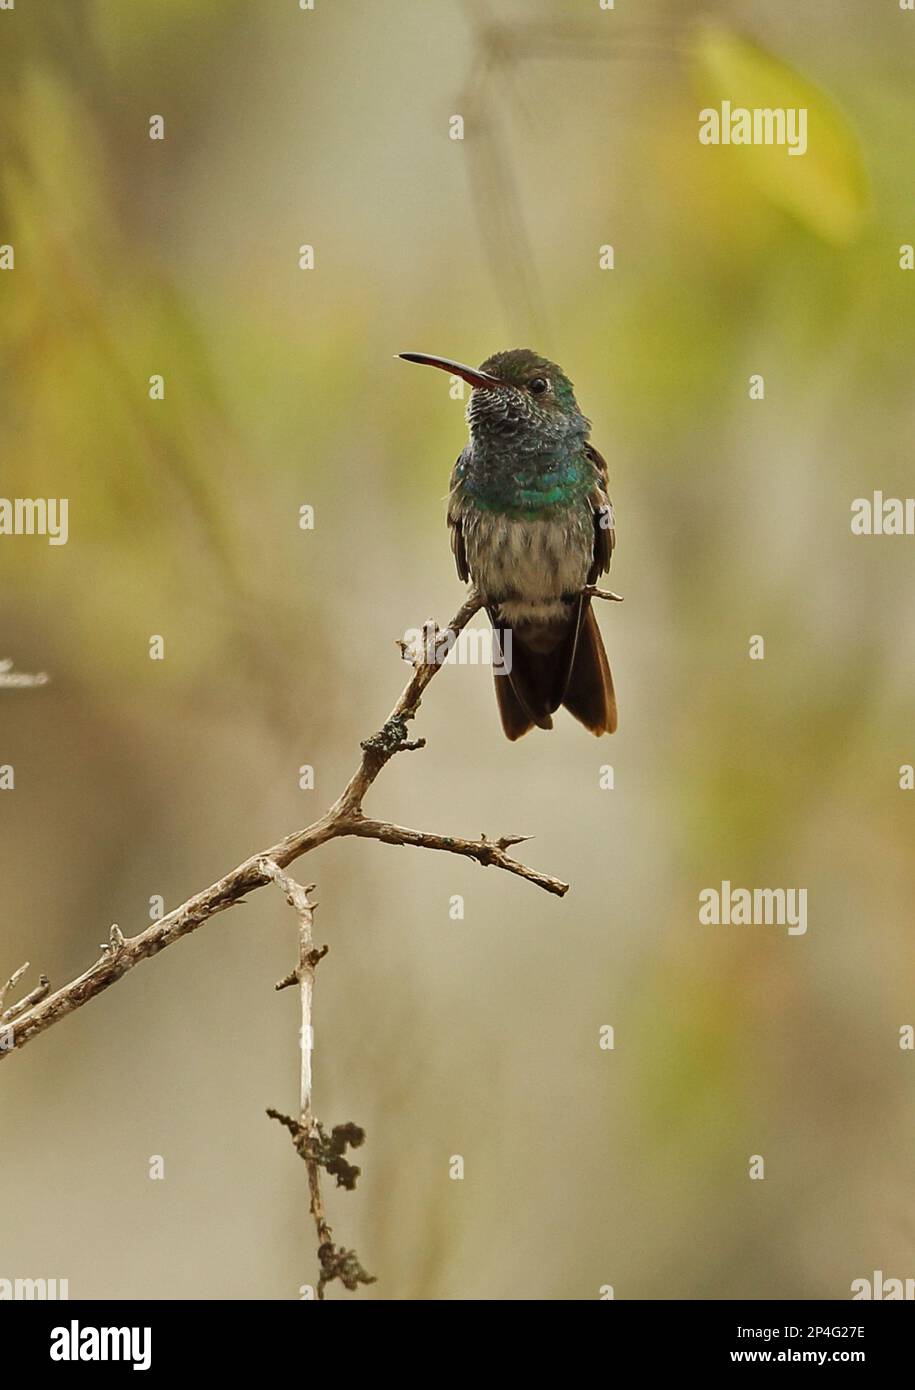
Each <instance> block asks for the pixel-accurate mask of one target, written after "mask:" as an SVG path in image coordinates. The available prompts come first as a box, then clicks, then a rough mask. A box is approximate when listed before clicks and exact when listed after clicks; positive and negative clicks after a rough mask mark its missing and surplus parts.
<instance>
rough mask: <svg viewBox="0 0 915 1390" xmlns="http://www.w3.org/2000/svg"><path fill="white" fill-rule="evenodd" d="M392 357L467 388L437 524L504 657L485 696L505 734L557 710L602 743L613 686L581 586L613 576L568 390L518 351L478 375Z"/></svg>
mask: <svg viewBox="0 0 915 1390" xmlns="http://www.w3.org/2000/svg"><path fill="white" fill-rule="evenodd" d="M400 356H401V357H403V358H404V359H405V360H406V361H407V362H420V363H423V364H425V365H426V366H430V367H440V368H441V369H442V370H443V371H446V372H450V373H451V374H452V375H453V376H459V377H462V378H463V380H464V381H466V382H468V383H469V385H470V386H472V387H473V390H472V391H471V394H470V403H469V405H468V407H467V423H468V425H469V427H470V442H469V444H468V445H467V446H466V448H465V449H464V451H463V453H462V454H461V455H460V457H459V458H458V460H457V463H456V464H455V465H454V470H453V472H452V474H451V491H450V495H449V499H448V524H449V526H450V528H451V546H452V549H453V551H454V558H455V561H456V563H457V572H458V575H459V576H460V578H461V579H464V580H466V579H468V578H469V579H471V580H472V582H473V583H474V584H475V585H476V587H477V589H478V590H479V592H480V594H481V596H482V598H483V601H484V603H485V605H486V611H487V612H488V613H489V617H490V621H491V622H492V625H493V631H494V632H495V634H496V640H497V642H498V645H499V649H500V652H501V653H502V656H503V659H504V665H505V667H506V671H507V674H502V673H497V675H496V698H497V701H498V705H499V714H500V715H501V717H502V727H503V729H504V730H505V733H506V735H507V736H508V738H510V739H516V738H520V737H521V735H522V734H526V733H527V731H528V729H530V728H532V726H533V725H534V724H536V725H537V727H538V728H540V729H551V728H552V727H553V721H552V718H551V715H552V714H553V713H554V711H555V710H557V709H558V708H559V706H560V705H565V707H566V709H567V710H569V711H570V712H571V713H572V714H573V715H574V716H575V718H576V719H579V720H580V721H581V723H582V724H584V725H585V727H586V728H588V729H590V730H591V732H592V733H594V734H605V733H606V734H612V733H613V731H614V729H615V728H616V699H615V697H614V694H613V680H612V678H611V675H610V666H609V664H608V662H607V656H606V653H605V651H604V645H603V642H602V641H601V636H600V630H599V628H598V626H597V621H596V619H595V617H594V614H593V612H592V611H591V599H590V596H589V595H587V594H585V593H583V590H584V588H585V586H586V585H588V584H593V583H594V582H595V581H596V579H597V577H598V575H600V574H603V573H604V571H605V570H608V569H609V568H610V557H611V555H612V553H613V547H614V543H615V532H614V521H613V507H612V505H611V502H610V498H609V497H608V495H607V488H608V481H607V465H606V463H605V462H604V460H603V459H602V458H601V456H600V454H599V453H598V452H597V450H596V449H595V448H594V447H593V445H591V444H589V443H588V434H589V431H590V428H591V426H590V421H588V420H586V419H585V417H584V416H583V415H582V413H581V411H580V410H579V408H578V403H577V402H576V400H575V392H574V390H573V388H572V383H571V381H569V378H568V377H567V376H566V374H565V372H563V371H562V369H561V368H560V367H557V366H556V364H555V362H548V361H547V360H546V358H545V357H540V356H539V355H538V354H537V353H536V352H531V351H530V349H528V348H515V349H514V350H513V351H511V352H497V353H496V354H495V356H493V357H488V358H487V359H486V361H485V362H484V363H483V365H482V366H481V367H479V368H477V369H476V370H475V369H474V368H473V367H465V366H464V365H463V364H462V363H460V362H452V361H450V360H449V359H448V358H447V357H430V356H428V355H427V354H425V353H419V352H402V353H401V354H400Z"/></svg>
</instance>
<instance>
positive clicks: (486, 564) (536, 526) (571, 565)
mask: <svg viewBox="0 0 915 1390" xmlns="http://www.w3.org/2000/svg"><path fill="white" fill-rule="evenodd" d="M462 527H463V534H464V546H465V550H466V554H467V562H468V565H469V567H470V573H471V576H472V578H473V581H474V583H475V584H476V586H477V588H478V589H479V590H480V592H481V593H482V595H483V597H484V598H485V599H486V601H487V603H490V604H497V605H499V607H500V608H501V610H502V612H503V616H504V617H505V620H506V621H507V622H514V621H516V620H518V618H519V617H520V616H521V610H523V616H524V617H525V618H531V619H533V618H545V619H546V618H549V617H550V616H552V615H555V614H556V613H557V612H558V611H559V605H560V604H561V600H562V597H563V595H569V594H576V593H578V592H579V591H580V590H581V589H582V587H583V586H584V585H585V584H586V583H587V579H588V571H589V569H590V567H591V560H592V554H593V543H594V538H593V519H592V516H591V509H590V506H589V505H587V504H584V505H582V504H581V503H579V504H577V505H572V506H568V507H563V508H559V509H557V511H556V514H555V515H547V516H541V517H531V518H527V517H523V518H519V517H512V516H507V515H505V514H500V513H498V512H490V511H481V510H479V509H478V508H476V507H474V506H473V505H472V504H471V505H470V506H468V507H466V508H464V509H463V517H462ZM519 606H520V607H519Z"/></svg>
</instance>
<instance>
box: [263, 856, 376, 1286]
mask: <svg viewBox="0 0 915 1390" xmlns="http://www.w3.org/2000/svg"><path fill="white" fill-rule="evenodd" d="M261 867H262V868H263V871H264V873H265V874H266V875H267V877H268V878H269V879H272V880H273V882H274V883H275V884H276V885H277V887H279V888H281V889H282V890H283V892H284V893H285V895H286V901H287V902H288V903H289V906H290V907H291V908H292V909H293V910H294V911H295V914H296V916H297V918H298V921H299V962H298V965H297V966H296V969H295V970H294V971H293V972H292V974H291V976H287V977H286V978H285V979H284V980H280V982H279V984H278V985H277V989H280V988H285V987H286V986H287V985H288V984H290V983H292V982H296V983H298V986H299V998H300V1002H301V1009H302V1026H301V1031H300V1033H299V1039H300V1043H299V1046H300V1051H301V1057H302V1065H301V1080H300V1086H299V1118H298V1120H293V1119H292V1118H291V1116H289V1115H283V1114H282V1113H281V1112H280V1111H278V1110H273V1109H270V1110H268V1111H267V1114H268V1115H269V1116H270V1117H271V1119H274V1120H279V1122H280V1124H282V1125H284V1126H285V1128H286V1129H288V1130H289V1132H290V1134H291V1135H292V1139H293V1143H294V1144H295V1147H296V1151H297V1153H298V1154H299V1155H300V1157H301V1158H302V1159H303V1160H304V1162H305V1166H306V1169H307V1171H308V1189H309V1193H310V1203H309V1208H310V1211H311V1214H312V1216H313V1217H314V1223H315V1230H316V1231H317V1233H318V1260H319V1262H320V1265H321V1275H320V1278H319V1280H318V1298H319V1299H323V1297H324V1289H325V1288H326V1286H327V1285H328V1284H329V1283H330V1282H331V1280H332V1279H339V1280H341V1282H342V1283H343V1284H344V1286H345V1287H346V1288H348V1289H355V1288H356V1287H358V1285H359V1284H374V1282H375V1280H374V1278H373V1277H372V1275H370V1274H366V1272H365V1270H364V1269H363V1268H362V1265H361V1264H360V1262H359V1259H358V1257H357V1255H356V1252H355V1251H354V1250H344V1249H343V1248H342V1247H341V1248H340V1249H338V1248H337V1247H336V1246H335V1245H334V1239H333V1231H332V1230H331V1227H330V1225H329V1224H328V1220H327V1215H326V1212H325V1209H324V1199H323V1196H322V1194H321V1168H322V1167H324V1168H326V1169H327V1171H328V1172H329V1173H332V1174H333V1175H334V1176H335V1177H336V1179H337V1184H338V1186H340V1187H346V1188H349V1189H350V1190H351V1189H352V1188H354V1187H355V1185H356V1179H357V1178H358V1176H359V1169H358V1168H356V1167H354V1166H353V1165H352V1164H351V1163H349V1162H348V1161H347V1160H346V1158H345V1157H344V1154H345V1152H346V1148H347V1146H348V1145H350V1146H358V1145H359V1144H361V1143H362V1142H363V1140H364V1138H365V1133H364V1131H363V1130H362V1129H360V1128H359V1126H358V1125H354V1124H352V1123H350V1124H346V1125H336V1126H335V1127H334V1130H333V1133H332V1135H331V1137H330V1139H328V1138H327V1136H326V1135H325V1134H324V1131H323V1129H322V1128H321V1125H320V1124H319V1123H318V1121H317V1120H316V1119H315V1114H314V1106H313V1102H312V1092H313V1086H314V1078H313V1074H312V1063H311V1059H312V1052H313V1050H314V1023H313V1006H314V985H315V967H316V966H317V964H318V961H320V960H322V959H323V957H324V956H325V955H326V954H327V947H326V946H315V944H314V937H313V935H312V929H313V927H314V914H315V908H316V907H317V903H313V902H312V901H311V899H310V898H309V896H308V895H309V893H310V892H311V891H312V889H313V888H314V884H313V883H312V884H310V885H309V886H308V887H307V888H303V887H302V885H301V884H300V883H296V881H295V879H294V878H290V877H289V875H288V874H284V873H283V871H282V869H281V868H280V867H279V865H277V864H275V863H273V861H272V860H270V859H263V860H262V861H261Z"/></svg>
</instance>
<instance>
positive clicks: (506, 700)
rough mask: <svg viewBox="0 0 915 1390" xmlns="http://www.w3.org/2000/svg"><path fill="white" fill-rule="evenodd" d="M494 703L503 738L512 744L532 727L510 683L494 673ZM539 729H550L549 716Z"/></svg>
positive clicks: (505, 678)
mask: <svg viewBox="0 0 915 1390" xmlns="http://www.w3.org/2000/svg"><path fill="white" fill-rule="evenodd" d="M495 679H496V703H497V705H498V706H499V717H500V719H501V720H502V728H503V729H504V731H505V737H506V738H510V739H511V740H512V742H513V743H514V741H515V739H516V738H520V737H521V735H522V734H526V733H527V731H528V729H532V728H533V727H534V721H533V719H532V718H531V716H530V715H529V714H528V712H527V710H526V709H525V708H524V705H522V703H521V701H520V700H519V699H518V696H517V695H516V694H515V692H514V689H513V688H512V683H511V681H510V680H509V678H508V676H504V675H499V673H498V672H497V673H496V678H495ZM540 727H541V729H552V727H553V721H552V719H551V718H550V716H549V715H547V716H546V719H545V720H544V722H543V723H542V724H541V725H540Z"/></svg>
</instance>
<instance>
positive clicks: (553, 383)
mask: <svg viewBox="0 0 915 1390" xmlns="http://www.w3.org/2000/svg"><path fill="white" fill-rule="evenodd" d="M400 355H401V357H403V358H404V359H405V360H406V361H407V362H420V363H422V364H423V365H425V366H428V367H439V368H440V369H441V370H442V371H446V372H449V373H450V374H451V375H452V376H459V377H461V378H462V379H463V380H464V381H466V382H468V383H469V385H471V386H472V387H473V391H472V392H471V395H470V402H469V404H468V406H467V423H468V424H469V426H470V433H471V437H472V438H473V439H474V441H475V442H476V441H488V440H493V441H496V440H504V441H505V442H506V443H508V442H509V441H511V443H512V444H513V445H514V446H515V447H520V448H522V449H524V448H530V449H542V448H543V447H544V445H546V446H547V447H556V446H558V445H560V444H561V443H562V442H563V441H565V440H567V439H569V440H571V439H572V438H573V437H575V436H577V437H579V438H581V439H584V438H586V437H587V433H588V428H589V422H588V421H587V420H586V419H585V417H584V416H583V415H582V413H581V411H580V410H579V408H578V402H577V401H576V400H575V392H574V390H573V387H572V383H571V381H570V380H569V378H568V377H567V376H566V374H565V372H564V371H563V370H562V368H561V367H557V365H556V363H555V362H549V361H548V360H547V359H546V358H545V357H541V356H540V354H539V353H536V352H532V351H531V349H530V348H513V349H511V350H510V351H509V352H497V353H495V354H494V355H493V356H492V357H487V359H486V361H485V362H484V363H482V365H481V366H480V367H476V368H475V367H465V366H464V364H463V363H461V362H453V361H451V359H450V358H448V357H430V356H428V355H427V354H426V353H420V352H402V353H401V354H400Z"/></svg>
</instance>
